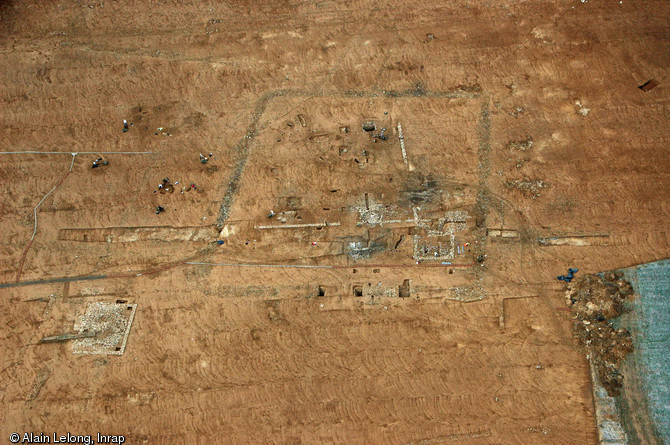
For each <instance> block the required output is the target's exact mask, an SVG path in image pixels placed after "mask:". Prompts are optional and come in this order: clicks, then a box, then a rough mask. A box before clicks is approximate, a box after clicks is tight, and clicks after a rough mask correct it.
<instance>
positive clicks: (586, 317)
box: [567, 272, 633, 397]
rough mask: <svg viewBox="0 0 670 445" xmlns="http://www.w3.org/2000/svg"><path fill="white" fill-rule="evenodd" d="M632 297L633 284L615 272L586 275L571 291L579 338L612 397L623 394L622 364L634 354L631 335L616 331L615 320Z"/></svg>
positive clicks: (623, 330)
mask: <svg viewBox="0 0 670 445" xmlns="http://www.w3.org/2000/svg"><path fill="white" fill-rule="evenodd" d="M632 294H633V287H632V285H631V284H630V282H628V281H626V280H624V279H623V275H622V274H620V273H614V272H608V273H606V274H604V275H603V276H600V275H593V274H589V275H585V276H582V277H581V278H579V279H577V280H576V281H575V282H574V283H572V284H571V285H570V287H569V289H568V294H567V304H568V306H570V307H571V309H572V313H573V316H574V318H575V320H576V323H575V329H576V330H577V335H578V337H579V339H580V341H581V343H582V344H583V345H584V346H585V347H586V348H587V349H588V350H589V352H590V356H591V361H592V363H593V365H594V366H595V369H596V372H597V373H598V377H599V379H600V382H601V384H602V385H603V387H604V388H605V389H606V390H607V393H608V394H609V395H610V396H611V397H615V396H617V395H619V392H620V389H621V386H622V384H623V375H622V374H621V373H620V372H619V368H620V364H621V362H622V361H623V359H624V358H625V357H626V356H627V355H628V354H629V353H631V352H632V351H633V341H632V338H631V334H630V332H628V330H626V329H615V328H614V326H613V325H612V323H611V320H612V319H614V318H616V317H618V316H619V315H621V314H622V313H623V312H624V311H625V310H626V309H625V306H624V301H625V300H626V299H627V298H629V297H630V296H631V295H632Z"/></svg>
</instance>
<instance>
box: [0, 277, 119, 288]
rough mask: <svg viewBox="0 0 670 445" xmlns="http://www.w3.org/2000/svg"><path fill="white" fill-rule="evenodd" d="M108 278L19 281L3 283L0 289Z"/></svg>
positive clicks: (61, 278)
mask: <svg viewBox="0 0 670 445" xmlns="http://www.w3.org/2000/svg"><path fill="white" fill-rule="evenodd" d="M104 278H108V277H107V275H88V276H81V277H60V278H47V279H44V280H30V281H21V282H20V283H3V284H0V289H6V288H9V287H23V286H34V285H38V284H52V283H71V282H72V281H93V280H102V279H104Z"/></svg>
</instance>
